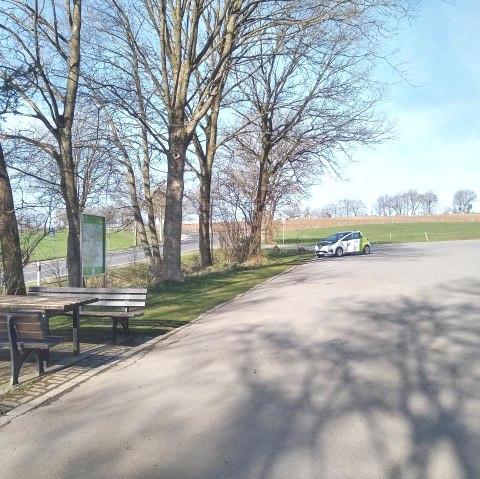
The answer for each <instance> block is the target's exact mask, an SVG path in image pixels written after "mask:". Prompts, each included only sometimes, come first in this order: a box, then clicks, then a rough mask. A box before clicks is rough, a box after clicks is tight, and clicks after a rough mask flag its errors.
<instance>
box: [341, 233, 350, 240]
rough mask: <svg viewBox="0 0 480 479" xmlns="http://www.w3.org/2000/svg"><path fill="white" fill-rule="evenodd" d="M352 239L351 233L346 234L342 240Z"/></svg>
mask: <svg viewBox="0 0 480 479" xmlns="http://www.w3.org/2000/svg"><path fill="white" fill-rule="evenodd" d="M351 239H352V234H351V233H350V234H349V235H347V236H345V238H343V240H342V241H350V240H351Z"/></svg>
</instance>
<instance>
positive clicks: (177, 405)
mask: <svg viewBox="0 0 480 479" xmlns="http://www.w3.org/2000/svg"><path fill="white" fill-rule="evenodd" d="M479 271H480V241H464V242H451V243H425V244H413V245H394V246H388V247H383V248H380V247H379V248H377V249H376V250H374V253H373V254H372V255H369V256H359V257H345V258H340V259H320V260H315V259H312V261H311V262H310V263H308V264H306V265H303V266H301V267H298V268H296V269H294V270H293V271H291V272H289V273H287V274H284V275H282V276H279V277H278V278H276V279H274V280H272V281H270V282H268V283H266V284H264V285H263V286H261V287H258V288H256V289H254V290H252V291H251V292H249V293H247V294H245V295H244V296H242V297H240V298H237V299H236V300H235V301H232V302H230V303H228V304H226V305H224V306H223V307H221V308H219V309H217V310H216V311H214V312H212V313H210V314H208V315H206V316H205V317H204V318H202V319H201V320H200V321H198V322H196V323H195V324H192V325H191V326H189V327H187V328H185V329H182V330H181V331H179V332H178V333H177V334H174V335H172V336H170V337H169V338H167V339H166V340H163V341H159V342H158V343H157V344H156V345H155V346H153V347H152V349H151V350H150V351H148V352H146V353H144V354H142V355H136V356H133V357H132V358H130V359H126V360H124V361H122V362H121V363H119V364H118V365H117V366H115V367H113V368H111V369H109V370H108V371H106V372H104V373H102V374H99V375H97V376H95V377H93V378H91V379H90V380H88V381H87V382H85V383H83V384H80V385H79V386H78V387H77V388H76V389H74V390H73V391H71V392H69V393H66V394H65V395H63V396H61V397H60V398H59V399H58V400H56V401H54V402H52V403H50V404H48V405H46V406H42V407H40V408H39V409H37V410H34V411H31V412H29V413H28V414H26V415H24V416H21V417H18V418H16V419H14V420H13V421H12V422H11V423H10V424H8V425H6V426H5V427H4V428H2V429H1V430H0V450H1V451H2V460H1V474H2V477H16V476H18V475H19V474H21V473H22V471H23V472H24V471H25V467H27V466H26V465H28V464H32V465H33V464H34V466H32V467H34V470H35V477H37V478H49V479H50V478H71V477H82V478H109V479H110V478H115V479H119V478H129V479H131V478H142V479H143V478H152V479H153V478H156V479H158V478H162V479H286V478H289V479H292V478H293V479H377V478H381V479H447V478H448V479H478V478H479V477H480V455H479V453H478V452H479V451H480V348H479V346H478V345H479V343H480V321H479V318H480V304H479V301H478V291H479V289H480V277H479ZM28 467H29V466H28Z"/></svg>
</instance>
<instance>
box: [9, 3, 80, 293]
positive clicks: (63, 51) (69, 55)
mask: <svg viewBox="0 0 480 479" xmlns="http://www.w3.org/2000/svg"><path fill="white" fill-rule="evenodd" d="M81 10H82V2H81V0H68V1H66V2H63V3H62V4H60V2H57V1H52V2H50V3H49V4H48V5H47V4H40V3H38V2H34V3H33V5H31V4H30V2H26V1H18V0H4V1H3V4H2V9H1V11H0V36H1V40H2V49H3V48H4V49H6V50H8V56H5V57H4V58H5V63H6V66H7V67H8V68H9V69H11V70H14V71H17V70H19V69H21V68H22V67H25V64H27V65H31V69H29V71H28V74H27V75H25V76H24V77H23V79H22V84H20V82H13V83H12V86H13V87H14V88H16V91H17V93H18V95H19V98H20V100H21V102H20V105H19V107H18V108H15V109H11V110H10V113H15V114H17V115H22V116H23V117H24V118H25V121H30V122H31V125H32V126H33V125H35V124H37V125H38V124H41V125H42V126H43V128H44V135H43V137H40V138H39V137H36V136H35V135H34V133H33V129H30V130H28V128H24V131H23V132H22V133H16V134H11V133H8V132H6V134H5V135H4V137H6V138H13V137H16V138H18V139H21V140H23V141H25V142H27V143H29V144H32V145H34V146H35V147H36V148H38V149H41V150H43V151H45V152H47V153H48V154H49V155H50V156H51V157H52V158H53V159H54V160H55V163H56V164H57V168H58V172H59V175H60V189H61V194H62V197H63V200H64V202H65V206H66V212H67V219H68V226H69V232H68V252H67V266H68V279H69V284H70V285H71V286H80V285H81V282H82V272H81V268H80V217H79V213H80V206H79V201H78V197H77V176H76V175H77V171H76V165H75V161H74V155H73V147H72V135H73V133H72V129H73V121H74V114H75V106H76V98H77V92H78V85H79V75H80V30H81V25H82V21H81ZM7 59H8V61H7ZM25 87H26V88H25Z"/></svg>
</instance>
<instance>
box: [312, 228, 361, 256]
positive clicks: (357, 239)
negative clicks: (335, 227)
mask: <svg viewBox="0 0 480 479" xmlns="http://www.w3.org/2000/svg"><path fill="white" fill-rule="evenodd" d="M369 253H370V242H369V241H368V238H367V237H366V236H365V235H364V234H362V232H361V231H340V232H338V233H332V234H331V235H329V236H327V237H326V238H325V239H324V240H322V241H320V242H318V243H317V244H316V245H315V255H316V256H317V258H320V257H322V256H337V257H340V256H343V255H344V254H369Z"/></svg>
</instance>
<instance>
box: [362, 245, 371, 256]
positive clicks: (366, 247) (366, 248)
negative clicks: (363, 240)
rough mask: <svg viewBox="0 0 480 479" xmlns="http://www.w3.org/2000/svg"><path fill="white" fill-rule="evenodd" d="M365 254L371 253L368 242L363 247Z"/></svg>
mask: <svg viewBox="0 0 480 479" xmlns="http://www.w3.org/2000/svg"><path fill="white" fill-rule="evenodd" d="M363 254H370V246H368V244H367V245H365V247H364V248H363Z"/></svg>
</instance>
